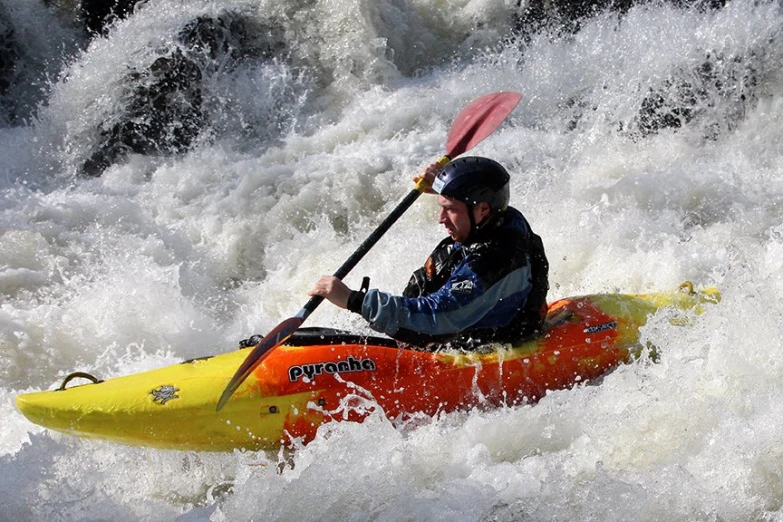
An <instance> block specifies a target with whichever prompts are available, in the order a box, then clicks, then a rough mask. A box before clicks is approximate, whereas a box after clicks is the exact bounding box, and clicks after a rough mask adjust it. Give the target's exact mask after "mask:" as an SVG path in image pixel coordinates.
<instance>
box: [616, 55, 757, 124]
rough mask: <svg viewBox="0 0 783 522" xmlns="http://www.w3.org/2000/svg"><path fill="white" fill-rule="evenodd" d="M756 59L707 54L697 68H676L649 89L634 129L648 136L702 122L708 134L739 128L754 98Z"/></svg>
mask: <svg viewBox="0 0 783 522" xmlns="http://www.w3.org/2000/svg"><path fill="white" fill-rule="evenodd" d="M752 58H753V56H752V55H750V56H749V57H725V56H716V55H710V54H708V55H707V56H706V58H705V60H704V62H702V63H701V65H699V66H698V67H696V68H694V69H686V68H682V67H680V68H677V69H676V70H674V71H673V72H672V74H671V75H670V76H669V77H668V78H665V79H663V80H662V81H661V82H660V83H659V84H658V85H657V86H653V87H650V88H649V93H648V94H647V96H645V98H644V99H643V100H642V103H641V106H640V108H639V113H638V116H637V118H636V120H635V121H634V122H632V125H631V128H632V131H635V132H637V133H638V134H640V135H641V136H648V135H650V134H655V133H657V132H659V131H661V130H663V129H679V128H681V127H683V126H685V125H687V124H689V123H691V122H694V123H695V122H696V121H698V122H699V124H700V125H701V126H702V127H703V128H704V137H705V138H708V139H715V138H717V137H718V136H719V135H720V134H721V133H722V132H724V131H730V130H732V129H734V128H735V127H736V126H737V124H738V123H739V122H741V121H742V120H743V119H744V117H745V110H746V108H747V106H748V104H749V103H750V102H752V101H753V100H754V99H755V89H756V87H757V84H758V80H757V74H756V71H755V68H754V67H753V65H752V63H751V61H752ZM705 118H710V120H709V121H707V120H705Z"/></svg>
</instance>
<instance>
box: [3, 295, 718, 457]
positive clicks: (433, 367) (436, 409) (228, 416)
mask: <svg viewBox="0 0 783 522" xmlns="http://www.w3.org/2000/svg"><path fill="white" fill-rule="evenodd" d="M719 300H720V294H719V293H718V292H717V290H716V289H714V288H710V289H705V290H701V291H698V292H696V291H694V290H693V285H691V284H690V283H684V284H683V285H681V287H680V289H678V290H677V291H671V292H661V293H651V294H594V295H586V296H579V297H570V298H565V299H560V300H558V301H555V302H553V303H551V304H550V305H549V310H548V314H547V318H546V323H545V328H544V332H543V333H542V335H541V336H539V337H537V338H536V339H533V340H530V341H527V342H524V343H521V344H520V345H519V346H514V347H511V346H510V345H494V346H487V347H485V349H482V350H480V351H477V352H464V351H456V350H444V351H437V352H429V351H418V350H413V349H409V348H406V347H401V346H398V344H397V343H396V342H395V341H393V340H391V339H388V338H382V337H366V336H360V335H355V334H350V333H346V332H343V331H339V330H331V329H321V328H307V329H302V330H300V331H299V332H298V333H297V334H295V335H294V336H293V337H291V339H289V341H288V342H287V344H286V345H284V346H280V347H279V348H277V349H276V350H275V351H274V352H273V353H272V354H271V355H269V357H267V358H266V359H265V360H264V361H263V362H262V363H261V364H260V365H259V366H258V367H257V368H256V369H255V370H254V371H253V373H251V374H250V375H249V376H248V378H247V379H246V380H245V382H243V383H242V385H241V386H240V387H239V388H238V389H237V391H236V392H235V394H234V396H233V397H232V398H231V399H230V400H229V401H228V403H226V405H225V406H224V407H223V408H222V409H221V410H220V411H219V412H218V411H216V408H215V406H216V403H217V401H218V399H219V397H220V396H221V392H222V391H223V389H224V388H225V386H226V383H227V382H228V381H229V379H231V376H232V375H233V374H234V372H235V371H236V369H237V368H238V367H239V365H240V364H241V363H242V361H243V360H244V359H245V357H246V355H247V353H248V352H247V350H246V349H240V350H235V351H232V352H228V353H223V354H220V355H214V356H210V357H203V358H198V359H192V360H188V361H184V362H182V363H179V364H175V365H172V366H168V367H165V368H160V369H156V370H151V371H146V372H142V373H137V374H133V375H128V376H122V377H115V378H111V379H107V380H106V381H99V380H98V379H96V378H94V377H92V376H90V375H88V374H83V373H75V374H72V375H70V376H69V377H68V378H66V379H65V381H64V382H63V383H62V385H61V386H60V389H57V390H51V391H41V392H33V393H24V394H20V395H18V396H17V397H16V405H17V408H18V409H19V411H20V412H21V413H22V414H23V415H24V416H25V417H27V418H28V419H29V420H30V421H32V422H33V423H35V424H38V425H41V426H44V427H46V428H50V429H52V430H57V431H61V432H65V433H69V434H73V435H77V436H80V437H91V438H99V439H105V440H110V441H115V442H120V443H124V444H130V445H143V446H151V447H157V448H166V449H177V450H197V451H231V450H233V449H248V450H260V449H277V448H280V447H281V446H286V447H292V446H295V445H296V444H303V443H307V442H308V441H310V440H312V439H313V438H314V437H315V435H316V432H317V430H318V428H319V427H320V426H322V425H324V424H326V423H329V422H335V421H357V422H360V421H361V420H362V419H363V418H364V416H365V415H366V409H363V408H362V407H357V404H367V401H370V402H369V403H370V404H372V407H374V408H380V409H381V411H382V412H383V413H384V414H385V415H386V416H387V417H388V418H389V419H405V418H409V417H410V416H412V415H416V414H425V415H429V416H434V415H438V414H439V413H445V412H451V411H456V410H460V409H469V408H474V407H479V408H484V407H487V408H491V407H498V406H503V405H505V406H515V405H520V404H526V403H534V402H536V401H538V400H539V399H540V398H541V397H542V396H544V394H546V393H547V392H548V391H550V390H558V389H566V388H569V387H572V386H574V385H577V384H580V383H585V382H588V381H591V380H593V379H596V378H598V377H600V376H602V375H604V374H605V373H607V372H609V371H610V370H612V369H614V368H616V367H617V366H618V365H620V364H623V363H626V362H630V361H632V360H634V359H635V358H636V357H638V356H639V354H640V353H641V352H642V350H643V347H642V346H640V342H639V338H640V328H641V327H642V326H644V325H645V324H646V322H647V320H648V318H649V317H650V316H651V314H654V313H655V312H656V311H658V310H660V309H661V308H664V307H671V308H672V309H673V310H683V311H690V312H687V313H682V314H678V315H677V316H676V317H675V318H673V319H670V321H671V322H672V323H673V324H675V325H684V324H687V322H688V318H689V317H691V316H692V315H694V314H699V313H701V312H702V311H703V309H704V305H705V304H708V303H717V302H718V301H719ZM691 312H692V313H691ZM653 350H654V348H653ZM75 377H85V378H88V379H90V380H92V381H94V382H90V383H87V384H81V385H71V386H69V384H70V383H71V381H72V379H73V378H75ZM357 399H358V400H357Z"/></svg>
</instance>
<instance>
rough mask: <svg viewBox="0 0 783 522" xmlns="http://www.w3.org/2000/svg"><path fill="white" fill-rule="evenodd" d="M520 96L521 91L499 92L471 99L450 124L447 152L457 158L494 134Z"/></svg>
mask: <svg viewBox="0 0 783 522" xmlns="http://www.w3.org/2000/svg"><path fill="white" fill-rule="evenodd" d="M521 99H522V94H520V93H518V92H496V93H493V94H488V95H486V96H482V97H481V98H476V99H475V100H473V101H472V102H470V104H468V106H467V107H465V108H464V109H462V112H460V113H459V115H458V116H457V118H456V119H455V120H454V123H453V124H452V125H451V131H450V132H449V138H448V140H447V141H446V156H448V157H449V158H455V157H457V156H459V155H460V154H462V153H463V152H465V151H467V150H470V149H472V148H473V147H474V146H476V144H478V143H479V142H480V141H481V140H483V139H484V138H486V137H487V136H489V135H490V134H492V133H493V132H494V131H495V129H497V128H498V126H499V125H500V124H501V123H503V120H505V119H506V117H507V116H508V115H509V114H511V111H513V110H514V108H515V107H516V106H517V104H518V103H519V100H521Z"/></svg>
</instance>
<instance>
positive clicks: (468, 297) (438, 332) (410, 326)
mask: <svg viewBox="0 0 783 522" xmlns="http://www.w3.org/2000/svg"><path fill="white" fill-rule="evenodd" d="M486 290H487V289H486V288H485V287H484V285H483V283H482V282H481V280H480V278H479V277H478V276H477V275H476V274H475V273H474V272H473V271H472V270H471V269H470V268H469V265H468V264H467V263H462V264H461V265H460V266H459V267H457V269H456V270H455V271H454V273H453V274H452V276H451V277H450V278H449V280H448V281H447V282H446V284H445V285H444V286H443V287H442V288H441V289H440V290H438V291H437V292H435V293H432V294H429V295H426V296H423V297H416V298H409V297H402V296H395V295H391V294H388V293H385V292H381V291H379V290H375V289H373V290H369V291H368V292H367V295H365V296H364V300H363V301H362V309H361V313H362V316H363V317H364V318H365V319H366V320H367V321H368V322H369V323H370V326H371V327H372V328H373V329H374V330H376V331H379V332H383V333H385V334H387V335H390V336H394V334H395V333H397V331H399V330H400V329H405V330H411V331H414V332H417V333H421V334H425V335H432V336H444V335H450V334H457V333H459V332H461V331H463V330H465V329H467V328H469V327H470V326H471V325H473V324H475V323H476V322H477V321H479V320H481V318H483V317H484V316H485V315H486V314H487V312H489V311H490V310H491V309H492V308H493V307H494V306H495V305H496V304H497V301H496V300H495V299H496V297H495V296H494V295H493V296H488V295H487V294H486Z"/></svg>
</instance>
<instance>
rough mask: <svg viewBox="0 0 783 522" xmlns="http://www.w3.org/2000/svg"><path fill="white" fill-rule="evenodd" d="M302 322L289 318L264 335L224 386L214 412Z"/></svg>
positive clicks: (300, 319)
mask: <svg viewBox="0 0 783 522" xmlns="http://www.w3.org/2000/svg"><path fill="white" fill-rule="evenodd" d="M303 322H304V319H302V318H301V317H289V318H288V319H286V320H285V321H283V322H282V323H280V324H279V325H277V326H276V327H275V329H274V330H272V331H271V332H269V333H268V334H267V335H266V337H264V338H263V339H261V341H260V342H259V343H258V344H257V345H256V346H255V348H253V351H252V352H250V355H248V356H247V357H246V358H245V360H244V361H243V362H242V365H241V366H240V367H239V369H238V370H237V372H236V373H235V374H234V376H233V377H232V378H231V380H230V381H229V382H228V386H226V389H225V390H223V395H221V396H220V400H219V401H218V403H217V408H216V409H215V411H220V410H221V409H222V408H223V406H225V405H226V403H227V402H228V399H230V398H231V396H232V395H234V392H235V391H237V388H239V386H240V385H241V384H242V383H243V382H244V381H245V379H247V376H248V375H250V374H251V373H252V371H253V370H255V368H256V366H258V365H259V364H261V362H262V361H263V360H264V359H265V358H266V356H267V355H269V354H270V353H272V350H274V349H275V348H277V347H278V346H280V345H281V344H283V343H284V342H286V340H288V338H289V337H291V336H292V335H293V334H294V332H296V331H297V330H298V329H299V327H300V326H302V323H303Z"/></svg>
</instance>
